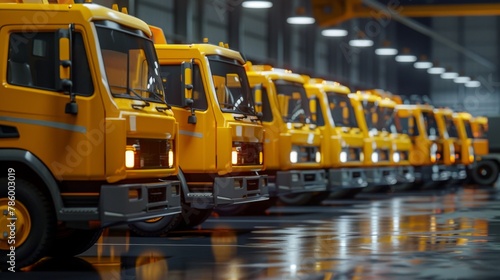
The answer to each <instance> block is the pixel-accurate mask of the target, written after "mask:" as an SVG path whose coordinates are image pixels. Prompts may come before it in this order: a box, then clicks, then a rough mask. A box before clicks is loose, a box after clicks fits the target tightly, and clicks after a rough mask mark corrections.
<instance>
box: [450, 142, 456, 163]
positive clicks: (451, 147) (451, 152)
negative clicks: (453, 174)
mask: <svg viewBox="0 0 500 280" xmlns="http://www.w3.org/2000/svg"><path fill="white" fill-rule="evenodd" d="M450 162H451V163H455V145H453V144H450Z"/></svg>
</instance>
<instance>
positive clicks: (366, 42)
mask: <svg viewBox="0 0 500 280" xmlns="http://www.w3.org/2000/svg"><path fill="white" fill-rule="evenodd" d="M349 46H351V47H357V48H366V47H371V46H373V41H372V40H370V39H352V40H350V41H349Z"/></svg>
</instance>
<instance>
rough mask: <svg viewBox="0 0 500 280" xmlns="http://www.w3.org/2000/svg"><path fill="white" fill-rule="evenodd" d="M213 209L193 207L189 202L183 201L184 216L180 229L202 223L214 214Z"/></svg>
mask: <svg viewBox="0 0 500 280" xmlns="http://www.w3.org/2000/svg"><path fill="white" fill-rule="evenodd" d="M212 211H213V210H212V209H211V208H210V209H198V208H192V207H191V206H190V205H189V204H187V203H184V202H183V203H182V218H181V222H180V223H179V226H178V228H179V229H188V228H193V227H195V226H198V225H201V224H202V223H203V222H204V221H206V220H207V219H208V218H209V217H210V215H211V214H212Z"/></svg>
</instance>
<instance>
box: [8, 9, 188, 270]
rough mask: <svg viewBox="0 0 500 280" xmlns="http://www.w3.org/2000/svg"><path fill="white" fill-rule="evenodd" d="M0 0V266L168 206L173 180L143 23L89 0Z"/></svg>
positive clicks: (169, 124) (173, 128)
mask: <svg viewBox="0 0 500 280" xmlns="http://www.w3.org/2000/svg"><path fill="white" fill-rule="evenodd" d="M4 2H5V1H2V3H1V4H0V36H1V37H2V38H3V39H2V40H1V42H2V43H0V54H1V55H3V56H4V57H3V59H1V60H0V64H1V66H0V75H1V76H2V77H3V78H2V81H3V82H2V85H1V86H0V167H1V168H0V169H1V170H2V175H0V184H1V185H2V188H0V210H1V213H2V216H1V218H0V226H1V228H2V230H1V233H2V234H1V236H0V267H1V268H2V269H8V270H11V271H14V270H17V269H19V268H21V267H25V266H27V265H30V264H32V263H34V262H36V261H38V260H39V259H41V258H42V257H44V256H47V255H55V256H58V257H63V256H73V255H76V254H79V253H82V252H84V251H85V250H87V249H88V248H90V247H91V246H92V245H93V244H94V243H95V241H96V240H97V238H98V237H99V236H100V234H101V229H102V228H103V227H107V226H110V225H115V224H119V223H129V222H135V221H140V220H145V219H154V218H161V217H165V216H167V215H177V214H178V213H180V209H181V206H180V204H181V200H180V195H179V192H180V182H179V181H177V180H165V178H166V177H167V176H171V175H172V176H173V175H176V174H177V171H178V125H177V123H176V121H175V119H174V117H173V113H172V111H171V110H170V107H169V105H167V103H166V102H165V97H164V91H163V86H162V83H161V77H160V75H159V72H158V59H157V55H156V52H155V49H154V45H153V42H152V41H151V39H150V36H151V31H150V29H149V27H148V25H147V24H146V23H144V22H143V21H141V20H139V19H137V18H134V17H132V16H129V15H126V14H123V13H121V12H118V11H115V10H112V9H108V8H105V7H102V6H99V5H96V4H92V3H84V4H75V3H72V1H67V0H65V1H63V2H64V3H65V4H57V3H54V4H48V3H47V1H41V0H40V1H26V2H29V3H22V2H23V1H12V2H14V3H15V2H18V3H17V4H12V3H8V4H5V3H4ZM51 2H54V1H51ZM35 19H36V21H34V20H35Z"/></svg>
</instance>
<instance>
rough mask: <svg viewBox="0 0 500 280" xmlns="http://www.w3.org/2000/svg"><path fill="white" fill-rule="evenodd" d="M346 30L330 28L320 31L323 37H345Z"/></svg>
mask: <svg viewBox="0 0 500 280" xmlns="http://www.w3.org/2000/svg"><path fill="white" fill-rule="evenodd" d="M347 33H348V32H347V30H345V29H340V28H331V29H325V30H322V31H321V35H323V36H325V37H345V36H347Z"/></svg>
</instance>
